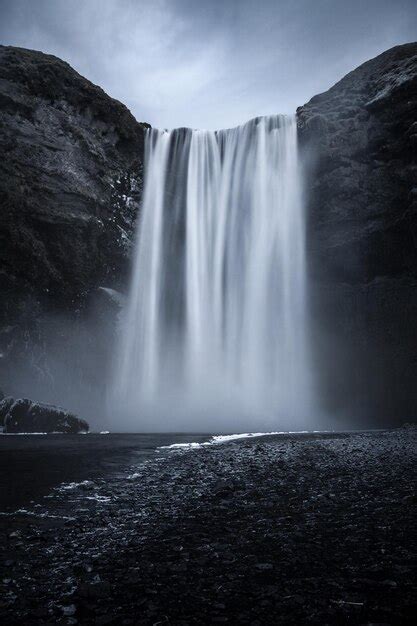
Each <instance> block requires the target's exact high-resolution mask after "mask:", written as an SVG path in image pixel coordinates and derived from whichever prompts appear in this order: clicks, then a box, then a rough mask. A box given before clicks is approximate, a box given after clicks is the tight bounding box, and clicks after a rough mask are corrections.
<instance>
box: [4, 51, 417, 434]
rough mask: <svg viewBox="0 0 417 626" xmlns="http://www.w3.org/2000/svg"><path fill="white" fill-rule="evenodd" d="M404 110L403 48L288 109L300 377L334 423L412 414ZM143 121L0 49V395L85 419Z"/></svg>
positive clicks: (135, 196) (62, 66)
mask: <svg viewBox="0 0 417 626" xmlns="http://www.w3.org/2000/svg"><path fill="white" fill-rule="evenodd" d="M416 111H417V44H406V45H404V46H398V47H396V48H393V49H391V50H388V51H387V52H385V53H384V54H382V55H380V56H378V57H377V58H375V59H373V60H371V61H368V62H367V63H365V64H364V65H362V66H361V67H359V68H357V69H356V70H354V71H353V72H351V73H350V74H348V75H347V76H346V77H345V78H343V79H342V80H341V81H340V82H339V83H337V84H336V85H335V86H334V87H332V88H331V89H329V91H327V92H325V93H323V94H320V95H318V96H315V97H314V98H312V99H311V101H310V102H309V103H307V104H305V105H304V106H302V107H300V108H299V109H298V110H297V118H298V131H299V139H300V153H301V156H302V159H303V166H304V168H305V172H306V189H305V193H306V200H307V216H308V238H307V241H308V259H309V273H310V279H311V280H310V284H311V300H312V329H313V333H312V335H313V343H314V348H315V350H314V354H315V362H314V370H315V380H316V385H317V388H318V393H319V396H320V397H321V398H322V403H321V405H322V411H323V412H324V413H328V414H331V415H335V416H336V418H337V416H340V419H341V422H340V423H342V422H343V417H347V418H349V419H350V423H352V424H353V423H355V424H357V425H365V424H368V423H369V424H373V425H375V424H385V423H386V424H392V423H402V422H404V421H407V420H410V419H413V418H415V410H416V407H417V385H416V383H415V381H416V380H417V378H416V377H417V333H416V331H415V329H414V326H415V314H416V311H417V289H416V288H417V247H416V246H417V243H416V237H417V230H416V229H417V217H416V216H417V165H416V161H415V155H416V146H417V116H416ZM146 127H147V124H143V123H138V122H136V120H135V119H134V118H133V116H132V115H131V114H130V112H129V111H128V110H127V108H126V107H125V106H124V105H122V104H121V103H119V102H117V101H115V100H113V99H111V98H110V97H109V96H107V95H106V94H105V93H104V92H103V91H102V90H101V89H100V88H99V87H96V86H95V85H93V84H91V83H90V82H89V81H87V80H86V79H84V78H82V77H81V76H80V75H79V74H77V72H75V71H74V70H73V69H72V68H71V67H70V66H69V65H68V64H66V63H64V62H63V61H61V60H60V59H57V58H56V57H52V56H49V55H45V54H43V53H40V52H35V51H30V50H24V49H18V48H11V47H3V46H0V150H1V157H2V158H1V159H0V205H1V211H0V293H1V299H0V355H1V356H0V388H3V390H4V391H5V392H6V393H11V394H14V395H19V394H25V395H30V394H32V396H33V397H35V399H38V400H43V401H50V402H59V401H61V402H62V403H65V404H66V405H67V407H68V408H69V409H71V410H82V411H83V412H84V415H86V416H87V417H91V413H92V414H94V411H95V407H96V406H97V402H98V401H99V399H100V398H102V397H103V395H104V393H105V386H106V383H105V380H106V378H105V377H106V368H107V366H108V364H109V363H111V360H112V358H111V357H112V354H111V341H110V340H109V337H111V334H112V330H113V328H114V323H115V319H116V313H117V306H114V305H113V304H112V300H111V298H109V294H110V296H111V294H112V293H113V292H112V291H111V290H112V289H116V290H119V289H120V290H121V291H123V290H125V289H126V284H127V277H128V272H129V265H130V252H131V249H132V242H133V233H134V224H135V220H136V217H137V215H138V211H139V207H140V200H141V192H142V169H143V137H144V130H145V128H146ZM100 287H104V288H105V289H104V290H103V289H100ZM112 307H113V308H112ZM107 313H108V314H107ZM87 405H89V406H90V408H91V411H90V416H89V415H88V412H89V409H88V408H87V409H86V408H85V407H86V406H87ZM96 412H97V411H96ZM355 420H356V422H355ZM93 426H94V422H93ZM336 426H337V423H336Z"/></svg>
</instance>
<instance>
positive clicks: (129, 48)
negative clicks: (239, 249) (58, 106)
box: [0, 0, 417, 128]
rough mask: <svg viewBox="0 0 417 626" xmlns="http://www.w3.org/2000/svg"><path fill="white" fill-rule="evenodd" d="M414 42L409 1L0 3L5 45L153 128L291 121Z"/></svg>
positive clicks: (416, 24) (414, 17) (415, 26)
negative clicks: (94, 90)
mask: <svg viewBox="0 0 417 626" xmlns="http://www.w3.org/2000/svg"><path fill="white" fill-rule="evenodd" d="M416 35H417V7H416V6H415V4H414V3H413V2H411V1H409V0H367V2H366V3H364V2H362V1H361V2H360V1H359V0H351V1H350V2H345V1H343V2H342V1H338V0H314V1H313V0H206V1H203V0H199V1H196V0H146V1H145V0H106V1H105V2H104V1H103V0H86V1H83V2H80V1H79V0H36V2H34V1H33V0H0V39H1V42H2V43H5V44H9V45H17V46H22V47H27V48H34V49H38V50H43V51H44V52H48V53H50V54H55V55H57V56H59V57H61V58H63V59H64V60H66V61H68V62H69V63H70V64H71V65H72V66H73V67H74V68H75V69H76V70H77V71H79V72H80V73H81V74H83V75H84V76H86V77H87V78H89V79H90V80H92V81H93V82H95V83H97V84H100V85H101V86H102V87H103V88H104V89H105V90H106V91H107V92H108V93H109V94H110V95H111V96H113V97H115V98H118V99H119V100H121V101H122V102H124V103H125V104H126V105H127V106H128V107H129V108H130V109H131V110H132V112H133V114H134V115H135V116H136V117H137V119H139V120H143V121H149V122H150V123H151V124H152V125H154V126H160V127H173V126H192V127H206V128H220V127H227V126H232V125H235V124H238V123H241V122H243V121H245V120H246V119H248V118H250V117H253V116H255V115H263V114H267V113H277V112H283V113H288V112H292V111H294V110H295V108H296V106H298V105H300V104H303V103H304V102H305V101H307V100H308V99H309V98H310V97H311V96H312V95H314V94H315V93H318V92H320V91H323V90H324V89H327V88H328V87H330V86H331V85H332V84H333V83H334V82H335V81H336V80H338V79H339V78H341V77H342V75H343V74H345V73H346V72H348V71H350V70H351V69H353V68H354V67H355V66H357V65H358V64H360V63H361V62H363V61H365V60H367V59H368V58H371V57H372V56H375V55H376V54H378V53H380V52H382V51H383V50H385V49H387V48H389V47H391V46H393V45H396V44H399V43H405V42H406V41H411V40H413V39H416V38H417V37H416Z"/></svg>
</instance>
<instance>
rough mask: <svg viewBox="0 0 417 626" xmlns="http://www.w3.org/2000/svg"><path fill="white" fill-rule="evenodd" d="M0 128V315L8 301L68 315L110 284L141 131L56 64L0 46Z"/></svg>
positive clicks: (126, 230)
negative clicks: (30, 299) (29, 301)
mask: <svg viewBox="0 0 417 626" xmlns="http://www.w3.org/2000/svg"><path fill="white" fill-rule="evenodd" d="M0 122H1V131H0V148H1V156H2V158H1V160H0V202H1V215H0V219H1V224H0V237H1V240H0V262H1V266H0V272H1V290H2V293H3V294H5V296H6V298H5V299H3V298H2V300H3V305H2V307H1V314H7V313H8V312H7V311H5V309H4V305H5V302H4V300H7V302H8V303H9V304H10V305H12V306H13V315H15V313H16V311H15V303H16V300H15V297H16V296H17V297H18V300H19V301H20V300H21V298H23V299H25V298H26V297H27V296H28V295H29V294H30V295H33V296H34V298H35V299H36V300H39V299H41V300H42V301H43V302H45V304H51V305H53V306H61V305H63V306H65V308H68V307H70V306H71V305H73V304H74V303H76V302H77V303H80V302H82V301H83V299H84V298H85V296H86V294H87V293H88V292H89V290H91V289H92V288H95V287H97V285H99V284H102V283H105V284H108V285H109V286H114V285H115V284H117V282H118V281H120V276H121V275H122V274H123V272H124V270H125V260H126V245H128V244H129V240H130V235H131V231H132V222H133V220H134V216H135V214H136V211H137V206H138V201H139V198H140V191H141V185H142V178H141V172H142V159H143V129H144V127H145V125H144V124H139V123H137V122H136V120H135V119H134V117H133V116H132V115H131V114H130V112H129V111H128V110H127V108H126V107H125V106H124V105H122V104H121V103H120V102H117V101H116V100H112V99H111V98H110V97H109V96H107V95H106V94H105V93H104V92H103V90H102V89H100V88H99V87H96V86H95V85H93V84H92V83H90V82H89V81H87V80H86V79H84V78H83V77H81V76H80V75H79V74H77V72H75V71H74V70H73V69H72V68H71V67H70V66H69V65H68V64H67V63H64V62H63V61H61V60H60V59H57V58H56V57H53V56H49V55H46V54H43V53H41V52H34V51H30V50H23V49H19V48H11V47H3V46H1V47H0ZM10 296H12V297H10Z"/></svg>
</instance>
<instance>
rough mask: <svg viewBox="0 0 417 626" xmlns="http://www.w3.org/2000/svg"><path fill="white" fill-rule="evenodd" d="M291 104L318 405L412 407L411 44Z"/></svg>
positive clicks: (393, 415) (415, 235)
mask: <svg viewBox="0 0 417 626" xmlns="http://www.w3.org/2000/svg"><path fill="white" fill-rule="evenodd" d="M297 115H298V127H299V138H300V144H301V150H302V154H303V157H304V161H305V167H306V172H307V190H306V197H307V203H308V218H309V224H308V246H309V259H310V272H311V277H312V296H313V304H314V309H313V313H314V325H315V337H316V346H315V347H316V354H317V355H318V356H317V359H318V360H317V364H316V365H317V367H316V369H317V371H318V372H321V373H319V374H318V376H317V380H318V384H319V387H320V389H321V392H323V391H324V392H325V393H324V395H325V397H326V407H327V408H328V409H331V410H332V411H334V410H340V411H341V412H342V413H343V412H345V413H347V414H352V413H354V414H355V415H356V416H357V417H358V419H359V420H361V419H363V418H364V416H369V417H371V418H372V417H373V416H374V417H375V418H376V419H382V421H384V420H386V421H387V422H389V421H393V420H400V421H401V420H403V421H404V419H405V418H415V415H416V411H417V385H416V384H415V381H416V376H417V356H416V355H417V332H416V330H415V315H416V312H417V289H416V287H417V164H416V149H417V44H414V43H411V44H406V45H403V46H397V47H395V48H392V49H391V50H388V51H387V52H385V53H383V54H381V55H380V56H378V57H376V58H375V59H372V60H370V61H368V62H367V63H365V64H363V65H362V66H360V67H359V68H357V69H356V70H354V71H353V72H351V73H350V74H348V75H347V76H345V77H344V78H343V79H342V80H341V81H340V82H338V83H337V84H336V85H335V86H334V87H332V88H331V89H329V91H327V92H325V93H323V94H320V95H318V96H315V97H314V98H312V99H311V100H310V102H309V103H307V104H306V105H304V106H303V107H300V108H299V109H298V110H297Z"/></svg>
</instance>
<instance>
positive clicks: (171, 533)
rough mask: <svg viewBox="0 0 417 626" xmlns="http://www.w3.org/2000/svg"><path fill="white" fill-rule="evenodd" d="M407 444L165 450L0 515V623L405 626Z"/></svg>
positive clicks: (410, 565) (412, 587)
mask: <svg viewBox="0 0 417 626" xmlns="http://www.w3.org/2000/svg"><path fill="white" fill-rule="evenodd" d="M416 438H417V431H416V430H413V429H410V430H396V431H380V432H376V431H374V432H366V433H355V434H339V435H319V434H317V435H308V436H276V437H268V438H260V439H253V440H246V441H240V442H235V443H228V444H223V445H213V446H207V447H202V448H197V449H189V450H188V449H174V450H165V451H162V452H160V453H159V454H157V455H155V456H154V457H150V458H148V460H146V461H145V462H143V463H141V464H138V465H136V467H130V468H129V467H127V466H126V467H123V466H122V465H120V466H119V468H118V471H117V473H115V472H113V473H112V474H108V475H107V476H104V477H101V478H95V479H94V481H85V482H82V483H81V484H67V485H64V486H61V487H59V488H56V489H55V490H54V491H53V492H52V493H51V494H50V496H49V497H47V498H44V499H43V500H42V501H40V503H39V504H33V505H32V506H31V508H27V509H25V511H26V512H24V511H21V512H20V513H19V512H16V513H13V514H8V515H3V516H1V521H0V524H1V530H2V534H3V536H2V539H1V550H2V552H3V555H2V558H1V563H2V566H1V573H0V580H1V587H2V590H1V596H0V607H1V608H0V614H1V616H2V620H3V623H7V624H25V625H29V624H56V623H60V624H61V623H62V624H77V623H78V624H126V625H128V624H165V623H166V624H169V623H172V624H206V623H207V624H210V623H231V624H236V623H241V624H252V625H253V626H255V625H261V624H278V623H279V624H304V623H311V624H321V625H322V624H376V623H378V624H391V625H393V624H411V623H415V622H414V618H415V611H416V609H417V585H416V582H415V567H416V560H415V557H416V536H415V532H414V531H415V522H416V517H415V507H416V496H415V491H414V488H415V477H416V469H415V467H416V464H415V463H416ZM130 462H131V457H130Z"/></svg>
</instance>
